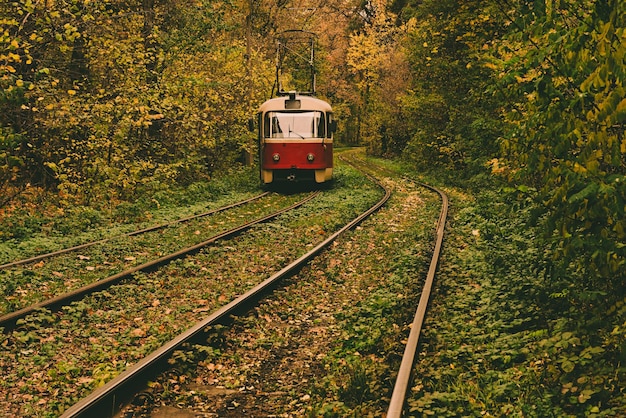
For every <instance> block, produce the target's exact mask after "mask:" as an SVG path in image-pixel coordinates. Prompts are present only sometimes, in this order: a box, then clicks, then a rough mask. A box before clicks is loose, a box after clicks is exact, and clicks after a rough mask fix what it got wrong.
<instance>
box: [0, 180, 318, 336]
mask: <svg viewBox="0 0 626 418" xmlns="http://www.w3.org/2000/svg"><path fill="white" fill-rule="evenodd" d="M267 194H268V193H263V194H261V195H258V196H255V197H253V198H250V199H246V200H243V201H241V202H237V203H234V204H231V205H227V206H224V207H221V208H219V209H215V210H211V211H209V212H205V213H202V214H199V215H194V216H190V217H186V218H182V219H179V220H177V221H174V222H169V223H166V224H161V225H157V226H153V227H150V228H145V229H142V230H139V231H134V232H131V233H128V234H125V235H124V236H135V235H139V234H143V233H147V232H152V231H156V230H158V229H162V228H165V227H168V226H171V225H175V224H178V223H181V222H188V221H190V220H192V219H197V218H200V217H205V216H209V215H213V214H215V213H219V212H222V211H225V210H228V209H232V208H234V207H237V206H240V205H243V204H245V203H249V202H252V201H254V200H257V199H259V198H261V197H263V196H265V195H267ZM318 194H319V192H314V193H311V194H310V195H309V196H307V197H306V198H304V199H302V200H300V201H298V202H296V203H295V204H293V205H290V206H288V207H285V208H282V209H280V210H277V211H274V212H272V213H270V214H268V215H265V216H262V217H260V218H257V219H253V220H250V221H247V222H244V223H243V224H241V225H238V226H236V227H234V228H231V229H228V230H226V231H224V232H221V233H218V234H216V235H213V236H212V237H210V238H208V239H206V240H204V241H202V242H200V243H197V244H194V245H192V246H190V247H186V248H182V249H180V250H178V251H175V252H173V253H170V254H167V255H164V256H162V257H159V258H156V259H153V260H150V261H147V262H145V263H142V264H140V265H138V266H135V267H132V268H129V269H126V270H123V271H121V272H119V273H116V274H113V275H110V276H108V277H105V278H103V279H101V280H98V281H96V282H94V283H91V284H89V285H86V286H82V287H80V288H78V289H74V290H72V291H70V292H66V293H63V294H61V295H58V296H55V297H53V298H50V299H47V300H44V301H42V302H39V303H36V304H33V305H30V306H27V307H24V308H22V309H19V310H16V311H13V312H10V313H8V314H5V315H2V316H0V328H2V329H3V330H4V331H5V332H8V331H11V330H12V329H14V328H15V326H16V325H17V324H18V321H20V320H23V319H24V318H26V316H28V315H30V314H32V313H33V312H35V311H37V310H40V309H47V310H51V311H55V310H58V309H60V308H61V307H63V306H67V305H69V304H70V303H71V302H73V301H75V300H78V299H80V298H83V297H85V296H86V295H89V294H92V293H94V292H98V291H102V290H104V289H106V288H108V287H110V286H113V285H115V284H117V283H120V282H121V281H123V280H127V279H130V278H132V276H133V275H134V274H136V273H139V272H148V271H151V270H154V269H157V268H159V267H161V266H163V265H165V264H167V263H169V262H171V261H173V260H176V259H180V258H182V257H186V256H188V255H191V254H193V253H195V252H197V251H199V250H201V249H202V248H205V247H206V246H208V245H211V244H213V243H215V242H216V241H218V240H221V239H226V238H230V237H233V236H235V235H237V234H240V233H241V232H243V231H245V230H247V229H249V228H251V227H252V226H254V225H257V224H259V223H262V222H267V221H269V220H271V219H274V218H276V217H277V216H279V215H281V214H283V213H285V212H288V211H290V210H293V209H295V208H298V207H300V206H302V205H303V204H305V203H306V202H308V201H309V200H311V199H313V198H314V197H316V196H317V195H318ZM112 239H113V238H110V239H106V240H100V241H94V242H90V243H86V244H83V245H80V246H76V247H72V248H68V249H65V250H61V251H56V252H53V253H48V254H42V255H39V256H37V257H33V258H30V259H27V260H20V261H17V262H13V263H9V264H6V265H5V266H6V267H10V266H15V265H22V264H27V263H32V262H36V261H40V260H42V259H46V258H50V257H54V256H56V255H60V254H65V253H67V252H71V251H77V250H79V249H83V248H88V247H90V246H93V245H97V244H102V243H104V242H108V241H110V240H112ZM0 267H4V266H0Z"/></svg>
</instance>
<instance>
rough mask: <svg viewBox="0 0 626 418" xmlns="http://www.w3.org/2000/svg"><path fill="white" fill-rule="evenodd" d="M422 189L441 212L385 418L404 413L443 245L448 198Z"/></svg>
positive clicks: (432, 188) (437, 191)
mask: <svg viewBox="0 0 626 418" xmlns="http://www.w3.org/2000/svg"><path fill="white" fill-rule="evenodd" d="M416 183H417V184H419V185H420V186H422V187H425V188H427V189H430V190H432V191H434V192H436V193H438V194H439V196H440V197H441V212H440V214H439V220H438V221H437V229H436V238H435V248H434V250H433V255H432V258H431V260H430V266H429V268H428V273H427V275H426V281H425V283H424V287H423V289H422V293H421V296H420V300H419V302H418V304H417V310H416V311H415V316H414V318H413V322H412V324H411V331H410V333H409V338H408V341H407V344H406V346H405V347H404V354H403V356H402V362H401V363H400V368H399V369H398V376H397V377H396V383H395V385H394V388H393V392H392V395H391V400H390V402H389V408H388V409H387V418H399V417H401V416H402V413H403V411H404V404H405V401H406V395H407V390H408V387H409V383H410V381H411V373H412V371H413V364H414V362H415V357H416V354H417V346H418V342H419V337H420V334H421V332H422V324H423V322H424V317H425V316H426V309H427V307H428V301H429V299H430V294H431V291H432V287H433V282H434V280H435V274H436V272H437V265H438V263H439V255H440V253H441V247H442V245H443V235H444V230H445V226H446V219H447V216H448V196H447V195H446V194H445V193H444V192H443V191H441V190H439V189H437V188H436V187H433V186H430V185H428V184H425V183H420V182H416Z"/></svg>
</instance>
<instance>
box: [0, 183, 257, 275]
mask: <svg viewBox="0 0 626 418" xmlns="http://www.w3.org/2000/svg"><path fill="white" fill-rule="evenodd" d="M268 194H269V192H264V193H261V194H258V195H256V196H253V197H251V198H248V199H244V200H241V201H239V202H235V203H232V204H230V205H225V206H222V207H220V208H217V209H212V210H209V211H207V212H203V213H199V214H197V215H191V216H186V217H184V218H180V219H177V220H175V221H172V222H166V223H162V224H158V225H153V226H150V227H147V228H142V229H138V230H136V231H131V232H128V233H125V234H120V235H115V236H113V237H108V238H103V239H100V240H96V241H90V242H85V243H83V244H80V245H75V246H72V247H68V248H63V249H60V250H57V251H51V252H48V253H45V254H39V255H36V256H33V257H28V258H24V259H21V260H15V261H11V262H9V263H5V264H0V270H2V269H7V268H9V267H15V266H22V265H24V264H29V263H35V262H37V261H41V260H45V259H48V258H51V257H55V256H59V255H62V254H67V253H70V252H73V251H79V250H83V249H85V248H89V247H92V246H94V245H99V244H104V243H106V242H110V241H113V240H115V239H119V238H122V237H133V236H136V235H141V234H145V233H147V232H153V231H157V230H159V229H163V228H167V227H170V226H173V225H176V224H180V223H184V222H189V221H191V220H194V219H198V218H203V217H206V216H209V215H214V214H216V213H220V212H223V211H225V210H228V209H232V208H235V207H237V206H241V205H244V204H246V203H250V202H253V201H255V200H258V199H260V198H262V197H264V196H267V195H268Z"/></svg>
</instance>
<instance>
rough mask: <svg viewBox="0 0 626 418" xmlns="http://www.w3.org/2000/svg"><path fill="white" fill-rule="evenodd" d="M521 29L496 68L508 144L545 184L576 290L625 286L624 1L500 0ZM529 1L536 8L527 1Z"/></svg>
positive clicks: (524, 169)
mask: <svg viewBox="0 0 626 418" xmlns="http://www.w3.org/2000/svg"><path fill="white" fill-rule="evenodd" d="M499 5H500V7H501V10H502V11H503V12H504V13H506V15H507V16H508V18H509V19H510V20H511V22H512V24H513V26H514V28H515V30H514V31H513V32H512V33H511V34H510V35H509V36H507V37H506V38H505V39H504V40H503V43H502V44H501V46H500V48H499V51H498V52H499V54H498V55H497V56H496V58H497V59H495V60H494V62H493V67H492V68H493V69H494V70H495V71H496V72H497V73H499V74H501V76H500V77H501V84H500V86H501V87H500V88H501V89H502V90H503V91H504V92H505V94H506V97H507V98H509V99H510V100H511V102H513V103H515V106H514V107H511V108H510V111H509V113H508V120H509V121H510V122H511V124H513V125H514V126H516V128H517V129H516V131H515V132H513V134H512V135H511V136H510V137H509V138H508V139H507V140H506V141H505V142H504V147H505V151H506V152H507V153H508V156H509V161H510V164H511V166H512V167H513V168H514V169H515V170H516V172H517V173H518V176H517V178H518V179H519V181H524V182H527V183H529V184H530V185H532V186H534V187H536V188H537V189H538V190H539V196H538V200H539V202H540V204H541V206H542V208H543V209H544V212H545V214H546V216H547V230H548V232H549V233H550V234H551V235H552V233H553V231H554V234H553V235H552V238H553V241H552V243H553V247H554V249H555V257H556V258H557V259H558V260H559V263H558V264H559V265H560V266H561V268H563V269H567V268H569V267H572V268H573V269H574V271H576V272H577V273H578V274H577V276H578V277H580V278H581V282H579V283H578V285H579V290H581V291H582V290H585V289H595V290H597V289H603V290H608V289H614V288H615V286H619V287H623V286H624V285H625V284H626V283H625V282H624V279H625V278H626V276H625V273H624V271H625V270H626V269H624V265H625V263H626V232H625V230H626V221H625V220H624V219H625V218H624V210H625V207H624V202H626V184H625V183H626V177H625V175H626V158H625V157H624V155H625V154H626V139H625V138H624V123H625V122H626V99H624V97H625V90H624V89H625V86H624V80H625V74H626V73H625V71H624V65H623V63H624V62H625V59H626V55H625V54H626V43H625V42H624V39H625V37H624V36H625V35H624V34H625V30H626V29H625V28H626V17H625V16H626V6H625V4H624V2H621V1H595V0H575V1H568V2H549V1H546V2H545V3H544V4H532V5H531V4H527V3H526V2H520V4H513V3H511V2H505V1H502V2H499ZM531 6H532V7H531Z"/></svg>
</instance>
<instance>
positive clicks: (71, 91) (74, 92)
mask: <svg viewBox="0 0 626 418" xmlns="http://www.w3.org/2000/svg"><path fill="white" fill-rule="evenodd" d="M67 94H69V95H70V96H73V95H75V94H76V90H68V91H67Z"/></svg>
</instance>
